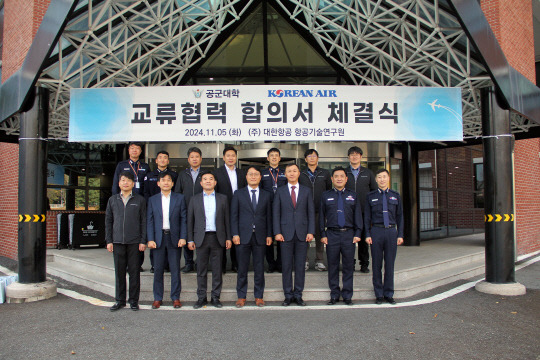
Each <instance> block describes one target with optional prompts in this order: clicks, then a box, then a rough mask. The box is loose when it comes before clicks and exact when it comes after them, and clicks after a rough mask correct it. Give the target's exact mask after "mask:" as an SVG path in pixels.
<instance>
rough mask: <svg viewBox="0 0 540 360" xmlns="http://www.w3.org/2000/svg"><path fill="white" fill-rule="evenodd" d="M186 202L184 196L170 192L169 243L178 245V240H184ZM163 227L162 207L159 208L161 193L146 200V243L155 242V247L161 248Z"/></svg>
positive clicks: (185, 232)
mask: <svg viewBox="0 0 540 360" xmlns="http://www.w3.org/2000/svg"><path fill="white" fill-rule="evenodd" d="M186 213H187V211H186V202H185V200H184V195H182V194H178V193H175V192H173V191H171V203H170V204H169V223H170V225H171V241H172V242H173V245H178V240H179V239H186V237H187V225H186V218H187V217H186ZM162 227H163V207H162V206H161V193H159V194H156V195H153V196H151V197H150V198H148V205H147V216H146V229H147V237H148V241H155V242H156V245H157V247H160V246H161V239H162Z"/></svg>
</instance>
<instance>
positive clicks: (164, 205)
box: [161, 193, 171, 230]
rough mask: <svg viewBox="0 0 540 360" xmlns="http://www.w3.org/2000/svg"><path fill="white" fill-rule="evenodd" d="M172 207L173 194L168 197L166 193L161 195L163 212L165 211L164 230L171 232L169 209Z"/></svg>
mask: <svg viewBox="0 0 540 360" xmlns="http://www.w3.org/2000/svg"><path fill="white" fill-rule="evenodd" d="M170 206H171V193H169V195H168V196H166V195H165V194H164V193H161V210H162V211H163V226H162V227H161V228H162V229H163V230H170V229H171V223H170V221H169V208H170Z"/></svg>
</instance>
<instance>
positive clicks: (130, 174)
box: [118, 171, 135, 182]
mask: <svg viewBox="0 0 540 360" xmlns="http://www.w3.org/2000/svg"><path fill="white" fill-rule="evenodd" d="M122 176H123V177H127V178H128V179H129V180H131V181H133V182H135V174H133V172H132V171H122V172H121V173H120V176H118V180H120V179H121V178H122Z"/></svg>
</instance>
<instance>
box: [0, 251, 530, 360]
mask: <svg viewBox="0 0 540 360" xmlns="http://www.w3.org/2000/svg"><path fill="white" fill-rule="evenodd" d="M0 264H1V262H0ZM6 265H9V264H6V263H5V262H4V264H3V266H6ZM516 278H517V280H518V281H519V282H521V283H522V284H524V285H526V286H527V295H525V296H520V297H501V296H495V295H487V294H482V293H479V292H477V291H475V290H474V289H471V290H467V291H465V292H463V293H460V294H458V295H456V296H453V297H451V298H448V299H445V300H443V301H440V302H436V303H432V304H427V305H421V306H413V307H401V308H391V309H382V308H376V309H345V307H344V306H342V305H341V306H340V307H341V309H340V310H338V311H336V310H334V311H332V310H305V311H282V310H272V311H268V309H267V310H263V311H208V310H206V311H205V310H198V311H182V310H180V311H155V310H154V311H152V310H141V311H139V312H133V311H131V310H121V311H118V312H116V313H111V312H109V311H108V310H107V308H103V307H98V306H93V305H90V304H88V303H86V302H82V301H79V300H74V299H71V298H68V297H65V296H63V295H59V296H58V297H56V298H54V299H51V300H47V301H42V302H37V303H28V304H3V305H0V319H1V321H0V339H1V343H2V345H1V346H0V359H46V358H47V359H52V358H54V359H66V358H71V359H75V358H84V359H112V358H116V359H178V358H182V359H190V358H197V359H215V358H221V359H238V358H272V357H274V358H282V359H307V358H311V359H313V358H316V359H337V358H343V359H351V358H355V359H540V342H539V341H538V339H539V338H540V336H539V335H540V331H539V329H540V262H537V263H535V264H533V265H530V266H528V267H526V268H524V269H522V270H519V271H518V272H517V273H516ZM64 285H65V287H69V285H68V284H61V286H63V287H64ZM455 285H458V284H454V286H455ZM71 288H73V289H75V290H80V292H83V293H84V292H85V291H84V289H83V288H81V287H73V286H72V287H71ZM448 288H449V287H446V288H444V289H437V290H435V291H431V292H429V293H425V294H422V296H420V297H428V296H431V295H434V294H436V293H438V292H441V291H444V290H446V289H448ZM86 293H87V294H90V295H96V293H93V294H92V293H91V292H88V291H86ZM106 300H110V299H106ZM404 301H407V300H404Z"/></svg>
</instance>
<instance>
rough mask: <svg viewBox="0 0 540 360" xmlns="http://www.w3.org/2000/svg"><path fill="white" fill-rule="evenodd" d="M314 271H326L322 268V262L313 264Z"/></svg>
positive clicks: (324, 267)
mask: <svg viewBox="0 0 540 360" xmlns="http://www.w3.org/2000/svg"><path fill="white" fill-rule="evenodd" d="M315 270H317V271H326V270H328V269H327V268H326V266H324V264H323V263H322V262H318V263H316V264H315Z"/></svg>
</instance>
